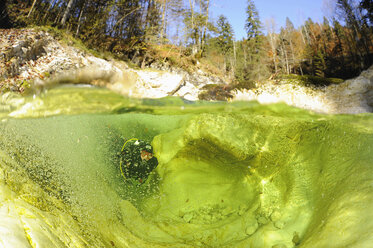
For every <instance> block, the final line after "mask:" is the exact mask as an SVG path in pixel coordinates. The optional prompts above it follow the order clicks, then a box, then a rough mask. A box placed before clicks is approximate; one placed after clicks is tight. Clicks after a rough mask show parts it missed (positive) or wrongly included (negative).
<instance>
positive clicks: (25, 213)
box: [0, 86, 373, 248]
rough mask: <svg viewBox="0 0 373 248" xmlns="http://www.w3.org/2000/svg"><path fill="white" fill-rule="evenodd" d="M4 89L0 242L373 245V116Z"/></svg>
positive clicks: (80, 89)
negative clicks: (25, 93)
mask: <svg viewBox="0 0 373 248" xmlns="http://www.w3.org/2000/svg"><path fill="white" fill-rule="evenodd" d="M1 97H2V100H1V105H0V218H1V222H0V247H6V248H8V247H131V248H133V247H140V248H142V247H170V248H171V247H172V248H175V247H183V248H184V247H185V248H186V247H232V248H233V247H234V248H241V247H242V248H247V247H251V248H268V247H270V248H271V247H272V248H291V247H372V244H373V235H372V234H373V233H372V230H373V167H372V165H373V115H372V114H358V115H323V114H316V113H313V112H310V111H306V110H301V109H297V108H294V107H289V106H287V105H285V104H272V105H260V104H258V103H256V102H234V103H227V102H203V101H199V102H189V101H186V100H182V99H181V98H176V97H168V98H163V99H131V98H126V97H123V96H121V95H118V94H116V93H114V92H112V91H109V90H106V89H103V88H95V87H85V86H74V87H73V86H63V87H56V88H54V89H50V90H48V91H45V92H44V93H42V94H40V95H35V96H29V97H21V96H20V95H16V94H12V93H6V94H4V95H2V96H1Z"/></svg>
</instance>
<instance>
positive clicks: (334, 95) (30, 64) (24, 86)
mask: <svg viewBox="0 0 373 248" xmlns="http://www.w3.org/2000/svg"><path fill="white" fill-rule="evenodd" d="M67 40H68V39H67ZM0 44H1V46H0V91H1V92H2V93H4V92H5V91H13V92H20V93H22V92H24V91H27V90H30V91H32V92H34V93H37V92H40V91H41V90H43V89H45V88H49V87H54V86H55V85H58V84H91V85H95V86H100V87H106V88H108V89H110V90H113V91H115V92H117V93H120V94H122V95H128V96H131V97H135V98H161V97H166V96H179V97H183V98H185V99H187V100H191V101H195V100H198V99H199V96H201V93H202V92H204V90H206V89H209V88H211V89H221V90H220V91H224V92H223V95H224V97H220V98H219V96H218V95H221V94H222V92H220V91H219V90H217V91H216V92H215V91H214V90H210V92H208V93H207V94H208V96H209V97H208V98H207V99H213V100H214V99H215V100H216V99H225V98H227V97H228V98H229V97H231V96H232V100H233V101H253V100H255V101H258V102H260V103H262V104H270V103H277V102H284V103H286V104H288V105H292V106H295V107H299V108H304V109H309V110H312V111H316V112H321V113H365V112H372V110H373V67H371V68H370V69H368V70H367V71H365V72H363V73H362V74H361V75H360V76H359V77H357V78H355V79H351V80H347V81H345V82H343V83H340V84H332V85H330V86H327V87H309V86H305V85H302V84H300V83H299V82H296V80H295V81H294V80H292V81H289V80H280V81H271V80H268V81H266V82H265V83H261V84H258V85H257V87H256V88H254V89H250V90H231V92H229V90H230V87H229V86H228V82H227V80H225V79H223V78H219V77H217V76H213V75H210V74H209V73H206V72H204V71H203V70H201V69H200V68H199V66H198V63H197V65H195V66H194V67H195V68H193V70H191V71H193V72H187V71H185V70H183V69H180V68H174V67H171V66H164V65H162V64H161V63H153V64H151V65H150V67H149V68H146V69H140V68H136V67H134V66H129V64H128V63H125V62H123V61H119V60H115V59H103V58H99V57H97V56H94V55H93V54H92V53H91V52H90V51H89V50H87V49H85V48H84V46H82V48H78V47H77V46H76V44H73V42H72V41H71V42H63V41H61V40H59V39H57V38H56V37H55V36H54V35H52V34H50V33H48V32H46V31H40V30H36V29H9V30H0ZM210 85H211V86H213V87H206V86H210ZM216 85H218V87H216ZM226 86H227V87H226ZM210 95H213V96H212V97H210ZM215 95H216V96H215ZM203 99H206V98H203Z"/></svg>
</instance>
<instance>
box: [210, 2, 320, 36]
mask: <svg viewBox="0 0 373 248" xmlns="http://www.w3.org/2000/svg"><path fill="white" fill-rule="evenodd" d="M323 2H324V0H254V3H255V6H256V8H257V10H258V11H259V16H260V20H261V21H262V23H263V25H264V24H265V20H266V19H269V18H271V17H273V18H274V19H275V20H276V24H277V26H278V28H280V27H281V26H285V21H286V17H289V18H290V20H291V21H292V22H293V24H294V25H295V27H298V26H299V25H301V24H302V23H303V22H304V21H305V20H306V19H308V17H311V18H312V20H314V21H318V22H321V21H322V18H323V15H324V14H323V11H322V10H323ZM246 7H247V0H212V8H211V13H212V17H213V18H214V19H215V20H217V18H218V16H219V15H221V14H223V15H225V16H226V17H227V18H228V20H229V22H230V24H231V25H232V26H233V29H234V31H235V35H236V39H237V40H241V39H242V38H244V37H246V32H245V28H244V26H245V21H246Z"/></svg>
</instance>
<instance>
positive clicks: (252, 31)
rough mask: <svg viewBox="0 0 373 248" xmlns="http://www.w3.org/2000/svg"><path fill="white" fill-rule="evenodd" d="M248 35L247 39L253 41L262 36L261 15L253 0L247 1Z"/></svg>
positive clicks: (246, 25)
mask: <svg viewBox="0 0 373 248" xmlns="http://www.w3.org/2000/svg"><path fill="white" fill-rule="evenodd" d="M246 15H247V19H246V24H245V28H246V33H247V39H248V40H251V39H253V38H255V37H258V36H259V35H261V31H260V29H261V23H260V19H259V13H258V10H257V9H256V7H255V4H254V1H253V0H248V1H247V9H246Z"/></svg>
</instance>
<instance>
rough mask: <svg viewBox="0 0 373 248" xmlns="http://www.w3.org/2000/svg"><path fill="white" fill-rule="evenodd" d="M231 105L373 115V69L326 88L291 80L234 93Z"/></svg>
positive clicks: (272, 82) (270, 82)
mask: <svg viewBox="0 0 373 248" xmlns="http://www.w3.org/2000/svg"><path fill="white" fill-rule="evenodd" d="M233 101H258V102H260V103H262V104H271V103H278V102H284V103H286V104H288V105H291V106H295V107H298V108H303V109H309V110H312V111H315V112H319V113H330V114H357V113H366V112H372V111H373V66H372V67H370V68H369V69H368V70H366V71H364V72H362V73H361V75H360V76H359V77H357V78H354V79H350V80H346V81H344V82H343V83H340V84H331V85H329V86H326V87H309V86H304V85H301V84H297V83H296V82H294V81H291V80H282V81H280V82H275V81H268V82H267V83H266V84H260V85H258V87H257V88H255V89H251V90H236V91H234V92H233Z"/></svg>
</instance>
